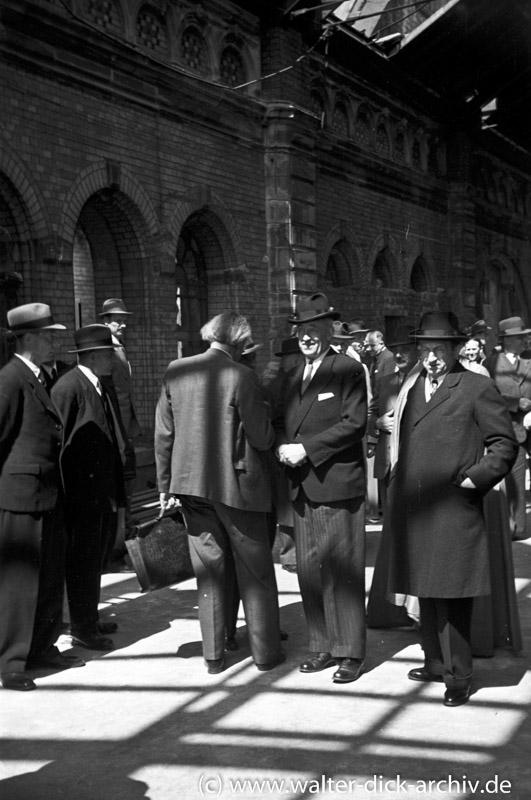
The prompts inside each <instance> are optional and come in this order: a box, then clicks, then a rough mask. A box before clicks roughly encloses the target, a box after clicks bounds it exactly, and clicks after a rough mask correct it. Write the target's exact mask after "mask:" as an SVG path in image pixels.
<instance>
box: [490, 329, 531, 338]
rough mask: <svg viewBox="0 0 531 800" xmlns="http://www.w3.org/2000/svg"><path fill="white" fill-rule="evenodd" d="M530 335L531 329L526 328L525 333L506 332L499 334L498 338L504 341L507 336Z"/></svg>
mask: <svg viewBox="0 0 531 800" xmlns="http://www.w3.org/2000/svg"><path fill="white" fill-rule="evenodd" d="M528 333H531V328H525V329H524V330H523V331H512V332H511V331H504V332H503V333H498V336H499V337H500V338H501V339H503V338H504V337H505V336H527V334H528Z"/></svg>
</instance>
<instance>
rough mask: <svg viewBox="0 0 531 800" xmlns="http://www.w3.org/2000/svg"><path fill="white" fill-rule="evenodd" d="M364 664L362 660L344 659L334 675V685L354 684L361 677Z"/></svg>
mask: <svg viewBox="0 0 531 800" xmlns="http://www.w3.org/2000/svg"><path fill="white" fill-rule="evenodd" d="M363 667H364V662H363V661H362V660H361V659H360V658H344V659H343V660H342V661H341V664H340V665H339V667H338V668H337V669H336V671H335V672H334V674H333V675H332V680H333V681H334V683H352V681H357V680H358V678H360V677H361V674H362V672H363Z"/></svg>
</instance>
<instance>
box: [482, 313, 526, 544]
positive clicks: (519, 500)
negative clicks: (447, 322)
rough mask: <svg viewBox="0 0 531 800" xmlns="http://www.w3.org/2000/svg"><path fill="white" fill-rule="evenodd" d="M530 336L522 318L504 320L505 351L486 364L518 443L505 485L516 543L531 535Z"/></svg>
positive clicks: (500, 330)
mask: <svg viewBox="0 0 531 800" xmlns="http://www.w3.org/2000/svg"><path fill="white" fill-rule="evenodd" d="M530 333H531V329H530V328H526V327H525V325H524V323H523V320H522V318H521V317H508V318H507V319H502V320H500V323H499V325H498V336H499V338H500V341H501V350H499V351H495V352H493V353H492V355H491V356H489V358H488V359H487V360H486V361H485V366H486V367H487V369H488V371H489V373H490V375H491V378H492V379H493V381H494V382H495V384H496V386H497V387H498V389H499V390H500V392H501V394H502V397H503V398H504V399H505V402H506V403H507V408H508V409H509V413H510V415H511V421H512V423H513V429H514V434H515V436H516V439H517V441H518V457H517V459H516V462H515V464H514V467H513V468H512V470H511V473H510V475H508V476H507V479H506V482H505V483H506V486H507V499H508V501H509V510H510V513H511V528H512V537H513V539H514V540H516V541H517V540H521V539H527V538H528V537H529V536H530V534H529V532H528V531H527V529H526V500H525V471H526V456H527V455H529V454H530V451H531V434H530V433H529V429H528V428H527V427H526V426H525V424H524V419H525V416H526V414H528V413H529V411H531V360H530V359H527V358H523V356H522V354H523V352H524V350H525V348H526V346H527V336H528V335H529V334H530Z"/></svg>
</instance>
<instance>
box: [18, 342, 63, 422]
mask: <svg viewBox="0 0 531 800" xmlns="http://www.w3.org/2000/svg"><path fill="white" fill-rule="evenodd" d="M13 361H14V364H15V365H16V368H17V369H18V370H19V371H20V373H21V375H22V376H23V377H24V379H25V380H26V381H27V383H28V386H29V387H30V390H31V391H32V392H33V394H34V395H35V399H36V400H38V401H39V403H41V404H42V405H43V406H44V408H45V409H46V411H47V412H48V414H51V415H52V416H53V417H55V419H56V420H57V421H58V422H60V421H61V418H60V417H59V412H58V411H57V409H56V407H55V406H54V404H53V402H52V399H51V397H50V395H49V394H48V392H47V391H46V389H45V388H44V386H43V385H42V383H40V381H39V379H38V378H37V377H36V375H35V374H34V373H33V372H32V370H31V369H30V368H29V367H28V366H27V365H26V364H24V362H23V361H21V359H20V358H17V357H16V356H14V357H13Z"/></svg>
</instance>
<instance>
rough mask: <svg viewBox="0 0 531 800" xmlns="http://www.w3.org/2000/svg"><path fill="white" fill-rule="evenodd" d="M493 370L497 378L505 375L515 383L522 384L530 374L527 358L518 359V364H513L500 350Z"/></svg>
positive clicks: (530, 366)
mask: <svg viewBox="0 0 531 800" xmlns="http://www.w3.org/2000/svg"><path fill="white" fill-rule="evenodd" d="M495 369H496V375H497V376H498V375H506V376H507V377H509V378H512V379H513V380H514V381H516V383H523V382H524V381H525V379H526V377H527V376H528V375H529V373H530V372H531V361H530V360H529V359H527V358H519V359H518V364H514V363H513V362H512V361H510V360H509V359H508V358H507V354H506V353H504V352H503V350H502V352H501V353H498V358H497V360H496V368H495Z"/></svg>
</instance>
